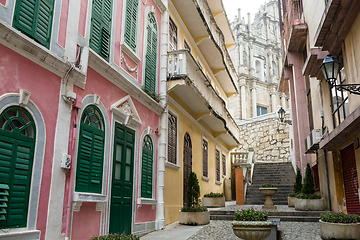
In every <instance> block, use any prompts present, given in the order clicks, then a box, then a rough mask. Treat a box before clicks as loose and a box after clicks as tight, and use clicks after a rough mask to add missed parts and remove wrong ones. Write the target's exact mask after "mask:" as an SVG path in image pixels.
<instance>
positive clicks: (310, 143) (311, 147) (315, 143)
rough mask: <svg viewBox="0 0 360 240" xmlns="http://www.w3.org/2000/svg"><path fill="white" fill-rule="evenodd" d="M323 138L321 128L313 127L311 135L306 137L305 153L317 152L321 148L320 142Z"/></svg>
mask: <svg viewBox="0 0 360 240" xmlns="http://www.w3.org/2000/svg"><path fill="white" fill-rule="evenodd" d="M320 140H321V129H313V130H312V131H311V133H310V135H309V136H307V137H306V138H305V148H306V151H305V153H315V150H317V149H319V142H320Z"/></svg>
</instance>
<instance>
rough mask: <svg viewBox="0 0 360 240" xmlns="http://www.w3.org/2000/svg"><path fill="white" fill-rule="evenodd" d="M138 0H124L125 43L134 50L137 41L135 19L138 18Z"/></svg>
mask: <svg viewBox="0 0 360 240" xmlns="http://www.w3.org/2000/svg"><path fill="white" fill-rule="evenodd" d="M138 2H139V1H138V0H126V14H125V34H124V38H125V43H126V44H127V45H128V46H129V47H130V48H131V49H132V50H133V51H134V52H136V43H137V39H136V38H137V37H136V35H137V19H138V4H139V3H138Z"/></svg>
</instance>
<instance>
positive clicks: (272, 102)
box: [270, 91, 277, 112]
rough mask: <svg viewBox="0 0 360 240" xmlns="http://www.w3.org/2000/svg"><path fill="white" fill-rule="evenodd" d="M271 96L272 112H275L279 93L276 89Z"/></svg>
mask: <svg viewBox="0 0 360 240" xmlns="http://www.w3.org/2000/svg"><path fill="white" fill-rule="evenodd" d="M270 96H271V112H275V111H276V105H277V99H276V98H277V95H276V92H275V91H272V92H271V93H270Z"/></svg>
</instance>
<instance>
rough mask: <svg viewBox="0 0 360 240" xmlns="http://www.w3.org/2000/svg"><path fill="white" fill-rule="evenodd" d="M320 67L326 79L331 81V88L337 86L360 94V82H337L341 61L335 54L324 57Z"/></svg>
mask: <svg viewBox="0 0 360 240" xmlns="http://www.w3.org/2000/svg"><path fill="white" fill-rule="evenodd" d="M320 69H321V71H322V73H323V75H324V77H325V80H326V81H327V82H328V83H329V85H330V88H332V87H334V86H335V89H336V90H338V91H340V90H346V91H348V92H350V93H353V94H357V95H360V84H343V83H342V81H340V83H339V84H336V79H337V76H338V74H339V70H340V63H339V62H338V61H337V60H336V59H335V57H334V56H331V54H328V55H327V57H326V58H325V59H324V61H323V63H322V64H321V65H320Z"/></svg>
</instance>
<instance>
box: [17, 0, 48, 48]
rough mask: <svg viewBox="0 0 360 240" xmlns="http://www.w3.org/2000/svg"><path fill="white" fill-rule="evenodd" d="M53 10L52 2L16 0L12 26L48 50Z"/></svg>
mask: <svg viewBox="0 0 360 240" xmlns="http://www.w3.org/2000/svg"><path fill="white" fill-rule="evenodd" d="M53 8H54V1H53V0H17V1H16V6H15V13H14V23H13V26H14V27H15V28H16V29H18V30H20V31H21V32H22V33H24V34H25V35H27V36H29V37H31V38H33V39H34V40H35V41H37V42H39V43H40V44H41V45H43V46H45V47H47V48H49V46H50V37H51V27H52V17H53Z"/></svg>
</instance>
